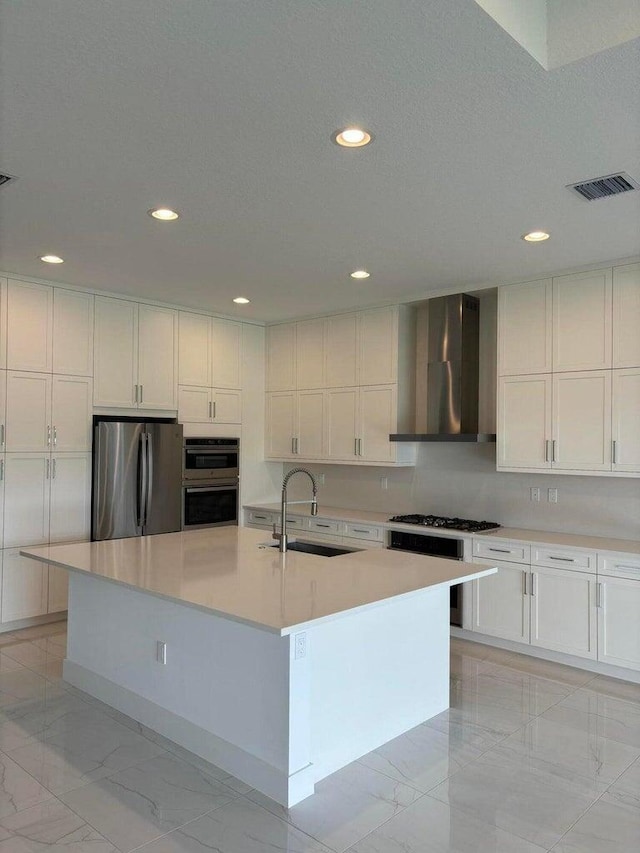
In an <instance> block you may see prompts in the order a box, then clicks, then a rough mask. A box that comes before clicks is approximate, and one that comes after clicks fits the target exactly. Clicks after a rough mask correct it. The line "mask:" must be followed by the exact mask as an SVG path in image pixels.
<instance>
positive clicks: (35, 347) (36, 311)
mask: <svg viewBox="0 0 640 853" xmlns="http://www.w3.org/2000/svg"><path fill="white" fill-rule="evenodd" d="M52 335H53V288H52V287H47V286H45V285H42V284H31V282H28V281H13V280H11V279H10V280H9V284H8V289H7V367H8V368H9V369H11V370H37V371H41V372H43V373H51V365H52V359H53V352H52V346H51V342H52Z"/></svg>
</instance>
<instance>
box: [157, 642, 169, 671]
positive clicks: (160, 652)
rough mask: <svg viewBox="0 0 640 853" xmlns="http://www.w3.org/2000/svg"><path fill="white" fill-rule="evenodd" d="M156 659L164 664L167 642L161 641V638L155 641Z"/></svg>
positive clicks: (165, 661)
mask: <svg viewBox="0 0 640 853" xmlns="http://www.w3.org/2000/svg"><path fill="white" fill-rule="evenodd" d="M156 660H157V661H158V663H161V664H164V665H165V666H166V663H167V644H166V643H163V642H162V640H158V641H157V643H156Z"/></svg>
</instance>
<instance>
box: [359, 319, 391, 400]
mask: <svg viewBox="0 0 640 853" xmlns="http://www.w3.org/2000/svg"><path fill="white" fill-rule="evenodd" d="M358 322H359V330H358V337H359V342H360V354H359V355H360V371H359V376H358V382H359V384H360V385H387V384H389V383H391V382H396V381H397V379H398V309H397V307H396V306H391V307H390V308H375V309H373V310H372V311H363V312H362V313H361V314H360V317H359V321H358Z"/></svg>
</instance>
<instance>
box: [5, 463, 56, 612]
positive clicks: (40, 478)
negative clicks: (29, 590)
mask: <svg viewBox="0 0 640 853" xmlns="http://www.w3.org/2000/svg"><path fill="white" fill-rule="evenodd" d="M50 476H51V458H50V456H49V454H48V453H24V454H22V453H20V454H18V453H8V454H7V456H6V459H5V481H4V492H5V505H4V544H5V547H6V548H15V547H22V546H25V545H42V544H43V543H46V542H48V541H49V483H50ZM16 618H17V617H16Z"/></svg>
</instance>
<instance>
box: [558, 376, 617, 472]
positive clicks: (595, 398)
mask: <svg viewBox="0 0 640 853" xmlns="http://www.w3.org/2000/svg"><path fill="white" fill-rule="evenodd" d="M552 432H553V446H552V466H553V468H567V469H569V470H586V471H610V470H611V371H610V370H588V371H584V372H576V373H556V374H554V376H553V430H552Z"/></svg>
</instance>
